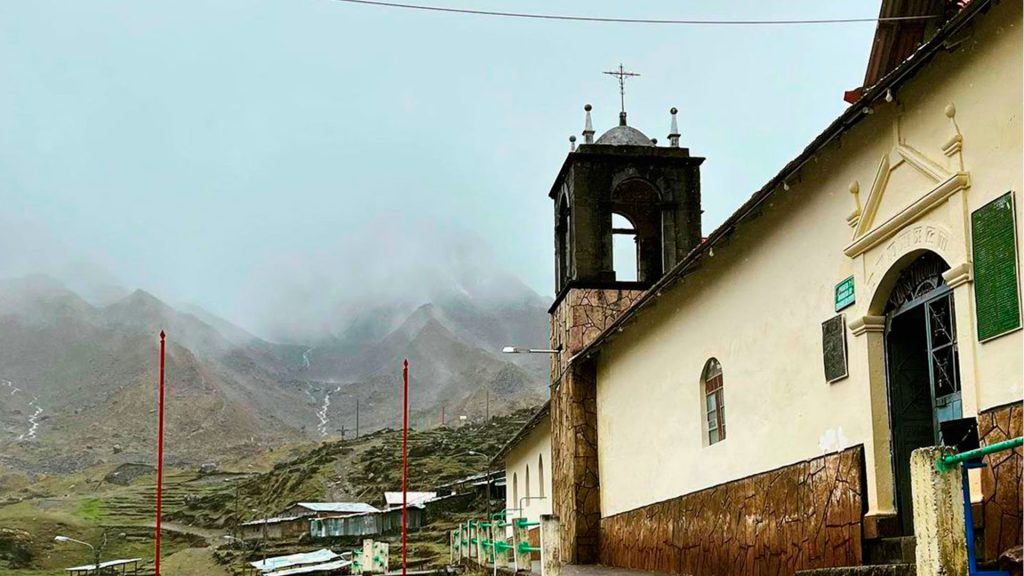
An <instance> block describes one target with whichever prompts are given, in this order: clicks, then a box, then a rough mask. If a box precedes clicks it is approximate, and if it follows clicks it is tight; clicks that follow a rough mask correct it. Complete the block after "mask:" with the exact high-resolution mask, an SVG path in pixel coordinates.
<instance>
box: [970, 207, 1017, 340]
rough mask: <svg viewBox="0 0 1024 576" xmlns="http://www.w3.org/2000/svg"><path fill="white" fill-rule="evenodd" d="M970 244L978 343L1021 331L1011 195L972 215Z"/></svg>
mask: <svg viewBox="0 0 1024 576" xmlns="http://www.w3.org/2000/svg"><path fill="white" fill-rule="evenodd" d="M971 245H972V246H973V258H974V303H975V308H976V309H977V314H978V340H979V341H981V342H984V341H986V340H990V339H992V338H995V337H997V336H1001V335H1003V334H1006V333H1007V332H1012V331H1014V330H1016V329H1018V328H1020V292H1019V289H1018V285H1017V226H1016V223H1015V221H1014V202H1013V192H1007V193H1006V194H1003V195H1002V196H1000V197H999V198H996V199H995V200H993V201H991V202H989V203H988V204H986V205H984V206H982V207H981V208H978V209H977V210H975V211H974V212H972V213H971Z"/></svg>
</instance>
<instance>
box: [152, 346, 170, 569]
mask: <svg viewBox="0 0 1024 576" xmlns="http://www.w3.org/2000/svg"><path fill="white" fill-rule="evenodd" d="M166 338H167V336H166V335H165V334H164V331H163V330H161V331H160V400H159V405H158V406H157V414H158V415H157V426H156V554H155V557H154V559H153V561H154V564H155V570H156V572H155V576H160V515H161V505H162V498H163V491H164V353H165V351H166V348H167V341H166Z"/></svg>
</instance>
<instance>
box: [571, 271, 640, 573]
mask: <svg viewBox="0 0 1024 576" xmlns="http://www.w3.org/2000/svg"><path fill="white" fill-rule="evenodd" d="M641 294H643V291H642V290H621V289H607V288H571V289H570V290H569V292H568V293H567V294H566V295H565V297H564V298H563V299H562V301H561V302H559V304H558V307H557V308H555V310H554V312H553V313H552V315H551V347H552V348H560V349H561V350H562V353H561V354H558V355H557V356H554V357H553V358H552V362H551V386H552V387H551V460H552V477H551V482H552V492H553V493H552V498H553V501H552V510H553V512H554V513H555V514H557V515H558V517H559V519H560V520H561V524H562V527H561V536H562V542H561V545H562V555H563V556H562V557H563V560H565V561H566V562H569V563H591V562H595V561H596V560H597V550H598V548H597V546H598V532H599V526H600V520H601V501H600V480H599V478H598V467H597V391H596V389H595V381H594V367H593V364H592V363H591V362H587V361H585V360H584V361H577V362H575V363H571V362H570V359H571V358H572V357H573V356H574V355H575V354H576V353H578V352H579V351H581V350H583V348H585V347H586V346H587V344H589V343H590V342H592V341H593V339H594V338H596V337H597V336H598V335H599V334H600V333H601V332H602V331H603V330H604V329H605V328H606V327H607V326H608V325H609V324H611V323H612V322H613V321H614V320H615V319H616V318H618V316H619V315H620V314H621V313H622V312H623V311H625V310H626V309H627V308H629V307H630V306H632V305H633V304H634V303H635V302H636V300H637V298H639V297H640V295H641Z"/></svg>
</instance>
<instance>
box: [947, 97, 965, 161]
mask: <svg viewBox="0 0 1024 576" xmlns="http://www.w3.org/2000/svg"><path fill="white" fill-rule="evenodd" d="M943 113H945V115H946V118H949V123H950V124H952V125H953V134H952V135H951V136H950V137H949V139H948V140H946V143H945V144H943V145H942V152H943V153H944V154H945V155H946V156H948V157H950V158H953V157H956V160H955V161H956V165H957V167H959V169H960V171H961V172H963V170H964V159H963V156H961V154H960V151H961V150H962V149H963V145H964V136H963V134H961V133H960V125H959V124H957V123H956V106H955V105H954V104H953V103H952V102H950V103H949V104H947V105H946V109H945V110H943Z"/></svg>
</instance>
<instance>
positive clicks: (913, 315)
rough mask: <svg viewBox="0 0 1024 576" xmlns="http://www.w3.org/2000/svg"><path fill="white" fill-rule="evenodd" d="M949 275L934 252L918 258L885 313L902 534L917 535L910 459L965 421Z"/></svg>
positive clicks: (906, 270) (902, 275) (898, 283)
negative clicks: (946, 426) (943, 428)
mask: <svg viewBox="0 0 1024 576" xmlns="http://www.w3.org/2000/svg"><path fill="white" fill-rule="evenodd" d="M948 269H949V265H948V264H946V262H945V261H943V260H942V258H940V257H939V256H938V255H936V254H935V253H933V252H924V253H922V254H921V255H919V256H917V257H916V258H915V259H914V260H913V261H912V262H911V263H910V264H909V265H908V266H907V267H906V268H904V269H903V271H902V272H900V275H899V278H898V279H897V280H896V282H895V284H894V286H893V288H892V291H891V292H890V294H889V299H888V301H887V303H886V307H885V319H886V321H885V351H886V372H887V374H886V376H887V378H886V381H887V383H888V394H889V419H890V426H891V429H892V457H893V473H894V479H895V491H896V511H897V513H898V515H899V520H900V526H901V529H902V531H903V533H904V534H912V533H913V531H914V527H913V522H914V518H913V508H912V506H913V505H912V502H911V491H910V453H911V452H912V451H913V450H915V449H917V448H921V447H923V446H935V445H937V444H939V427H940V424H941V423H942V422H945V421H947V420H953V419H956V418H960V417H961V416H962V407H961V400H960V360H959V355H958V350H957V341H956V318H955V316H954V312H953V292H952V290H950V288H949V287H948V286H946V283H945V281H944V280H943V278H942V273H943V272H945V271H946V270H948Z"/></svg>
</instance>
